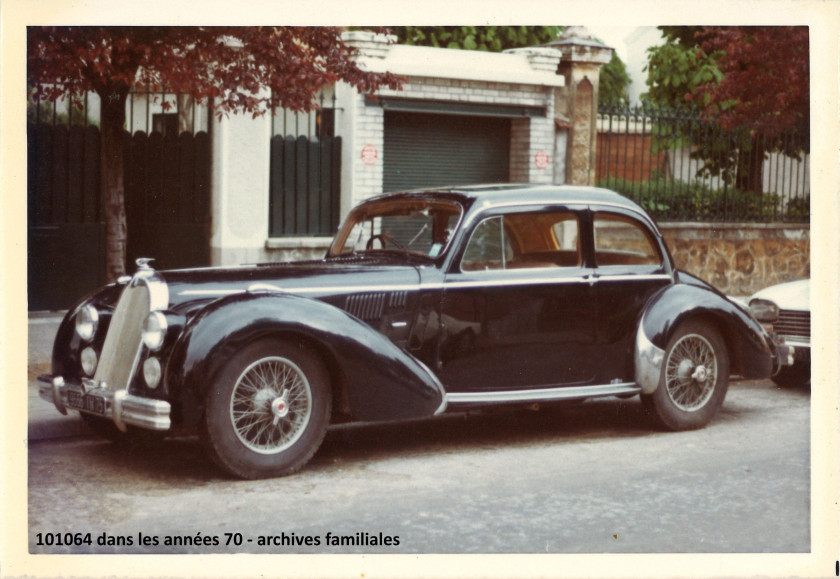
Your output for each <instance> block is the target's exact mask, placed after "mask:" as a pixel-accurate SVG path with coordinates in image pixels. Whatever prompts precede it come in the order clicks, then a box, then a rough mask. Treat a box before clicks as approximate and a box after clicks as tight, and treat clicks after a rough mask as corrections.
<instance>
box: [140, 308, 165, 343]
mask: <svg viewBox="0 0 840 579" xmlns="http://www.w3.org/2000/svg"><path fill="white" fill-rule="evenodd" d="M168 327H169V324H168V323H167V321H166V316H165V315H163V314H162V313H161V312H152V313H150V314H149V315H148V316H146V320H145V321H144V322H143V343H144V344H145V345H146V347H147V348H148V349H149V350H151V351H152V352H156V351H158V350H160V347H161V346H163V340H164V338H165V337H166V330H167V328H168Z"/></svg>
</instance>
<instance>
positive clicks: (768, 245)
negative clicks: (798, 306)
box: [659, 223, 811, 297]
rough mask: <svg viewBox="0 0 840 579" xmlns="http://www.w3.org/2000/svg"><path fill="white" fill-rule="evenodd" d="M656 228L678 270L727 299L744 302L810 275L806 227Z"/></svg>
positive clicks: (685, 225)
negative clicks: (708, 284) (701, 280)
mask: <svg viewBox="0 0 840 579" xmlns="http://www.w3.org/2000/svg"><path fill="white" fill-rule="evenodd" d="M659 227H660V229H661V230H662V234H663V235H664V237H665V241H666V243H667V244H668V249H669V250H670V251H671V255H672V256H673V258H674V261H675V262H676V264H677V267H678V268H679V269H682V270H685V271H687V272H689V273H691V274H693V275H696V276H697V277H699V278H701V279H704V280H706V281H707V282H709V283H710V284H712V285H713V286H715V287H716V288H717V289H719V290H720V291H722V292H723V293H725V294H727V295H733V296H742V297H746V296H750V295H752V294H753V293H755V292H756V291H758V290H760V289H762V288H765V287H767V286H770V285H773V284H776V283H781V282H785V281H792V280H797V279H805V278H808V277H810V275H811V259H810V251H811V234H810V227H809V226H808V225H798V224H760V223H759V224H756V223H660V224H659Z"/></svg>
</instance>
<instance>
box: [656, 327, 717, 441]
mask: <svg viewBox="0 0 840 579" xmlns="http://www.w3.org/2000/svg"><path fill="white" fill-rule="evenodd" d="M728 389H729V352H728V351H727V349H726V342H725V341H724V339H723V337H722V335H721V333H720V332H719V331H718V330H717V328H715V327H714V326H712V325H711V324H709V323H705V322H703V321H702V320H689V321H687V322H683V323H682V324H680V326H679V327H678V328H677V329H676V330H675V331H674V333H673V335H672V336H671V337H670V338H669V340H668V343H667V344H666V347H665V356H664V360H663V362H662V369H661V374H660V377H659V385H658V387H657V388H656V390H655V391H654V392H653V393H652V394H643V395H642V404H643V406H644V407H645V409H646V411H647V412H648V414H649V415H650V416H651V417H652V418H653V419H654V421H655V422H656V423H657V424H658V425H659V426H662V427H664V428H666V429H668V430H677V431H678V430H692V429H695V428H702V427H704V426H706V425H707V424H708V423H709V422H710V421H711V420H712V418H714V417H715V415H716V414H717V412H718V410H720V408H721V406H722V405H723V400H724V398H725V397H726V391H727V390H728Z"/></svg>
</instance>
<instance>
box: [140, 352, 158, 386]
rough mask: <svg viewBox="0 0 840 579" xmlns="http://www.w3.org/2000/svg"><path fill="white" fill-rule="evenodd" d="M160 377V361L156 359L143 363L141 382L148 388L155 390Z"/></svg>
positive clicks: (149, 359)
mask: <svg viewBox="0 0 840 579" xmlns="http://www.w3.org/2000/svg"><path fill="white" fill-rule="evenodd" d="M162 375H163V372H162V370H161V367H160V360H158V359H157V358H148V359H147V360H146V361H145V362H143V380H145V381H146V384H147V385H148V386H149V388H151V389H152V390H154V389H155V388H157V387H158V384H160V379H161V376H162Z"/></svg>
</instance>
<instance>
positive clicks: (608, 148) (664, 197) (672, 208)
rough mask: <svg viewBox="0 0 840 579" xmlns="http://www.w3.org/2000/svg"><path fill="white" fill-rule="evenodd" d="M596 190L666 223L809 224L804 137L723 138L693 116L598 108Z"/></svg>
mask: <svg viewBox="0 0 840 579" xmlns="http://www.w3.org/2000/svg"><path fill="white" fill-rule="evenodd" d="M597 123H598V144H597V161H596V180H597V184H598V185H599V186H602V187H607V188H609V189H613V190H615V191H618V192H620V193H622V194H624V195H626V196H628V197H630V198H631V199H633V200H635V201H636V202H637V203H639V204H640V205H642V206H643V207H644V208H645V209H647V210H648V211H649V212H650V213H651V214H652V215H653V216H654V217H655V218H657V219H659V220H670V221H745V222H770V221H788V222H808V221H809V219H810V193H811V191H810V155H809V153H808V151H809V150H810V147H809V134H808V132H807V130H802V129H800V130H789V131H787V132H785V133H784V134H782V135H780V136H776V137H773V138H769V137H764V136H762V131H761V130H760V128H759V130H756V129H753V130H752V131H746V130H739V131H724V130H723V129H721V128H720V127H719V126H718V125H717V124H716V123H714V122H713V121H710V120H709V119H708V118H704V117H703V115H701V114H700V112H698V111H697V110H693V109H688V108H685V109H679V108H678V109H664V108H660V107H651V106H640V107H630V106H627V105H602V106H601V107H599V111H598V120H597Z"/></svg>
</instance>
